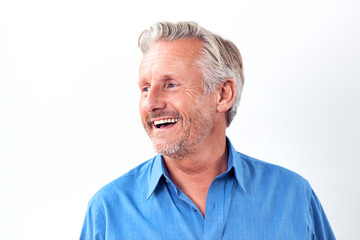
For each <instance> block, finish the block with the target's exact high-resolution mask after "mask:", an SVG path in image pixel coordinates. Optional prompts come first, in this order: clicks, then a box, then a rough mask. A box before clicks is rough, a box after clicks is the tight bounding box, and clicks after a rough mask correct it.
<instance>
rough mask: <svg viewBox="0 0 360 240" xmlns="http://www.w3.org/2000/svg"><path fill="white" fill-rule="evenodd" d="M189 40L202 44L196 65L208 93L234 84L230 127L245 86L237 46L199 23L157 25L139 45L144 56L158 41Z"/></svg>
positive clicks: (227, 123)
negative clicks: (225, 85)
mask: <svg viewBox="0 0 360 240" xmlns="http://www.w3.org/2000/svg"><path fill="white" fill-rule="evenodd" d="M187 38H198V39H200V40H201V41H202V42H203V49H202V52H201V56H200V59H199V60H198V62H197V64H198V65H199V67H200V69H201V72H202V75H203V82H202V84H203V86H204V90H205V92H206V93H211V92H213V91H215V90H216V88H217V87H219V86H220V85H221V84H222V83H223V82H224V81H225V80H226V79H228V78H232V79H234V81H235V84H236V93H235V100H234V103H233V105H232V106H231V107H230V109H229V110H228V111H227V113H226V126H227V127H228V126H230V123H231V121H232V120H233V119H234V117H235V115H236V112H237V108H238V106H239V103H240V97H241V92H242V88H243V85H244V73H243V63H242V58H241V54H240V51H239V50H238V48H237V47H236V46H235V44H234V43H232V42H231V41H229V40H226V39H223V38H222V37H221V36H219V35H217V34H214V33H212V32H210V31H208V30H206V29H205V28H203V27H201V26H200V25H199V24H197V23H196V22H177V23H172V22H158V23H156V24H154V25H152V26H151V27H150V28H149V29H146V30H144V31H143V32H142V33H141V34H140V36H139V40H138V45H139V48H140V50H141V51H142V53H143V54H145V53H146V52H147V51H148V50H149V48H150V47H151V46H152V44H154V43H155V42H157V41H161V40H167V41H175V40H180V39H187Z"/></svg>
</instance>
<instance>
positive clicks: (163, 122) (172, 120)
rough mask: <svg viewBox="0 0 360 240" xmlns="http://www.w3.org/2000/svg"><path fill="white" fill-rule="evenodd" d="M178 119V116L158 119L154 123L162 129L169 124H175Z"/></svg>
mask: <svg viewBox="0 0 360 240" xmlns="http://www.w3.org/2000/svg"><path fill="white" fill-rule="evenodd" d="M178 121H179V119H178V118H168V119H161V120H158V121H154V125H155V127H156V128H158V129H160V128H165V127H167V126H169V125H173V124H175V123H177V122H178Z"/></svg>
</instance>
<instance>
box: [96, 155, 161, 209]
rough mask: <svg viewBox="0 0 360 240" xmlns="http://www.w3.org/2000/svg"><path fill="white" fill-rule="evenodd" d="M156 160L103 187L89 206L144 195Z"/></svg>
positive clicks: (150, 160) (151, 160) (141, 165)
mask: <svg viewBox="0 0 360 240" xmlns="http://www.w3.org/2000/svg"><path fill="white" fill-rule="evenodd" d="M154 160H155V158H152V159H149V160H147V161H145V162H143V163H142V164H140V165H139V166H137V167H135V168H133V169H132V170H130V171H128V172H127V173H125V174H124V175H122V176H120V177H118V178H117V179H115V180H113V181H112V182H110V183H108V184H106V185H105V186H103V187H102V188H101V189H100V190H98V191H97V192H96V193H95V194H94V196H93V197H92V198H91V199H90V201H89V205H94V204H95V205H96V204H98V203H101V204H104V203H105V202H107V201H114V200H115V201H119V200H121V199H123V198H128V197H129V196H132V195H134V194H138V195H139V194H143V193H145V192H146V191H147V190H148V189H147V186H148V184H147V182H148V179H149V174H150V171H151V168H152V165H153V164H154Z"/></svg>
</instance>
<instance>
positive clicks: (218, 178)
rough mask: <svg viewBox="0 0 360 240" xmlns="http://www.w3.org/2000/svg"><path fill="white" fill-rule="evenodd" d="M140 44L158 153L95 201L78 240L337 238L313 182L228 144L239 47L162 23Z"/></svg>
mask: <svg viewBox="0 0 360 240" xmlns="http://www.w3.org/2000/svg"><path fill="white" fill-rule="evenodd" d="M139 47H140V49H141V50H142V52H143V53H144V56H143V59H142V61H141V64H140V70H139V82H138V84H139V88H140V92H141V93H140V115H141V119H142V122H143V125H144V128H145V130H146V132H147V133H148V135H149V137H150V138H151V140H152V142H153V145H154V149H155V150H156V152H157V153H158V154H159V155H157V156H156V157H154V158H153V159H150V160H148V161H147V162H145V163H143V164H142V165H140V166H138V167H136V168H135V169H133V170H131V171H130V172H128V173H127V174H125V175H123V176H121V177H120V178H118V179H117V180H115V181H113V182H112V183H110V184H108V185H106V186H105V187H103V188H102V189H101V190H100V191H99V192H98V193H96V194H95V195H94V197H93V198H92V199H91V200H90V202H89V205H88V210H87V214H86V218H85V222H84V225H83V229H82V233H81V237H80V239H82V240H85V239H86V240H89V239H107V240H109V239H167V240H168V239H186V240H188V239H206V240H208V239H214V240H218V239H291V240H294V239H335V237H334V235H333V233H332V230H331V228H330V225H329V223H328V221H327V219H326V216H325V214H324V212H323V210H322V207H321V205H320V202H319V201H318V199H317V197H316V195H315V194H314V192H313V191H312V189H311V187H310V185H309V184H308V182H307V181H306V180H304V179H303V178H302V177H300V176H299V175H297V174H295V173H293V172H291V171H289V170H286V169H284V168H281V167H278V166H274V165H271V164H268V163H265V162H262V161H259V160H256V159H254V158H251V157H249V156H246V155H244V154H241V153H239V152H236V151H235V149H234V147H233V146H232V144H231V142H230V140H229V139H227V138H226V134H225V132H226V127H227V126H229V125H230V123H231V121H232V119H233V118H234V116H235V114H236V110H237V107H238V105H239V101H240V95H241V90H242V86H243V82H244V77H243V69H242V60H241V56H240V52H239V51H238V49H237V48H236V46H235V45H234V44H233V43H231V42H230V41H228V40H224V39H223V38H221V37H220V36H218V35H214V34H213V33H211V32H209V31H207V30H205V29H203V28H202V27H200V26H199V25H197V24H196V23H193V22H180V23H176V24H174V23H167V22H162V23H158V24H156V25H154V26H152V27H151V28H150V29H148V30H146V31H144V32H143V33H142V34H141V35H140V38H139Z"/></svg>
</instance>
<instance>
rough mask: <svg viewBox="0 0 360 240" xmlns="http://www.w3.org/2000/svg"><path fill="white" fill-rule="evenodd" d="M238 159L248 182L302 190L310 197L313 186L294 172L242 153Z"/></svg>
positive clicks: (237, 154)
mask: <svg viewBox="0 0 360 240" xmlns="http://www.w3.org/2000/svg"><path fill="white" fill-rule="evenodd" d="M236 158H237V159H238V160H241V162H242V166H243V171H244V178H245V180H246V179H247V181H248V182H254V183H258V184H261V186H267V187H269V186H271V187H279V188H292V189H301V190H303V191H304V192H306V195H308V196H310V194H311V186H310V184H309V182H308V181H307V180H306V179H305V178H303V177H302V176H301V175H299V174H298V173H296V172H293V171H292V170H289V169H287V168H284V167H281V166H278V165H275V164H271V163H268V162H264V161H262V160H259V159H256V158H253V157H251V156H248V155H245V154H243V153H240V152H236Z"/></svg>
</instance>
